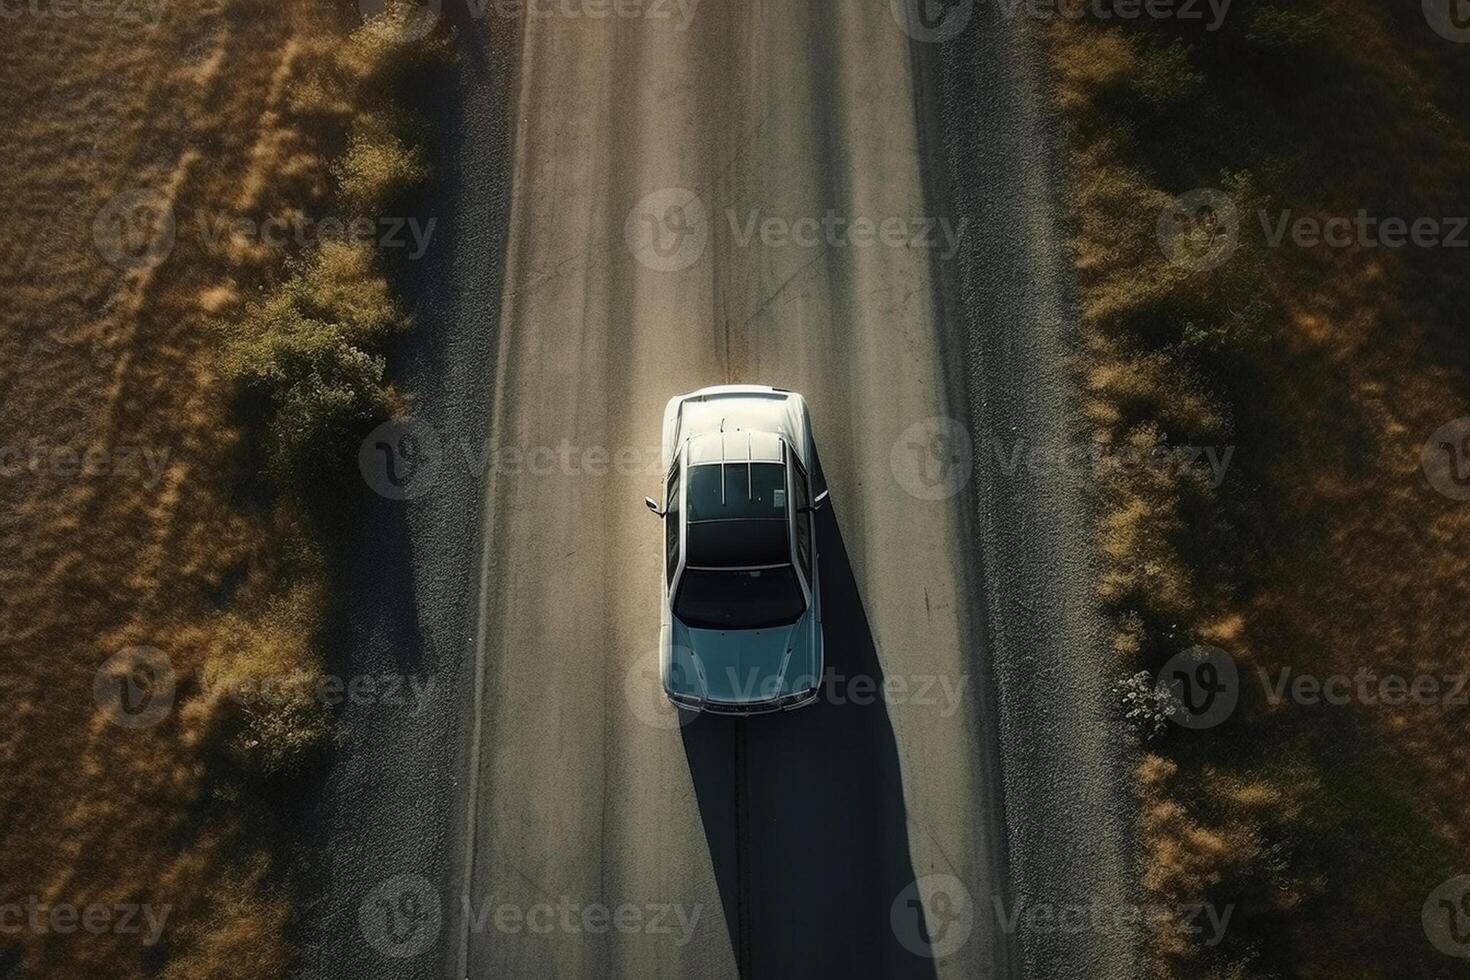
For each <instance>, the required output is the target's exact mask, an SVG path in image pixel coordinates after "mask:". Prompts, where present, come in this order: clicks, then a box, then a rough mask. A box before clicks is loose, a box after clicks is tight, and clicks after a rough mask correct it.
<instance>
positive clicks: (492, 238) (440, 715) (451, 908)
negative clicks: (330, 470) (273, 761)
mask: <svg viewBox="0 0 1470 980" xmlns="http://www.w3.org/2000/svg"><path fill="white" fill-rule="evenodd" d="M444 17H445V18H446V19H447V20H449V22H450V24H451V26H452V27H453V28H454V44H455V46H456V48H457V49H458V57H457V59H456V61H455V63H454V65H453V66H452V67H448V68H446V69H445V70H444V71H443V73H442V74H441V75H439V76H438V77H434V78H431V79H429V80H427V81H426V83H425V85H424V87H423V93H422V97H421V100H420V103H419V105H417V106H415V107H413V108H414V110H415V111H416V112H417V113H418V114H419V116H420V118H422V119H423V121H424V123H425V128H426V131H427V133H428V136H429V147H430V152H431V159H432V163H433V166H434V168H435V174H436V179H435V180H434V182H433V187H432V191H431V196H429V197H428V198H427V199H426V200H424V201H422V202H420V204H419V205H418V207H417V214H416V216H417V217H418V218H419V219H420V221H421V222H422V223H423V225H424V226H426V225H427V222H428V221H430V220H433V221H434V222H435V225H434V231H433V236H432V239H431V244H430V247H429V250H428V251H427V253H426V254H425V255H424V256H423V257H422V258H421V259H419V260H417V261H414V262H405V263H404V264H403V266H402V267H401V268H400V269H399V270H398V271H399V282H400V283H402V284H403V288H404V292H405V295H406V301H407V306H408V309H409V311H410V312H411V313H412V315H413V317H414V329H413V330H412V331H411V332H410V333H409V334H408V335H407V336H406V337H405V338H404V339H403V341H402V343H401V345H400V347H399V349H398V350H396V351H394V352H392V354H390V364H391V365H392V366H393V367H394V368H395V375H396V377H395V381H396V383H397V385H398V387H399V388H400V389H401V390H403V391H406V392H408V393H410V395H411V397H412V399H413V406H414V415H415V417H416V418H417V419H418V420H419V421H420V422H422V423H423V424H425V425H426V426H427V427H428V430H429V431H431V432H432V433H433V434H434V435H435V436H436V437H437V439H438V442H439V446H440V453H439V455H438V459H439V464H438V466H437V467H436V468H435V471H434V474H433V478H432V481H431V482H430V483H429V484H428V485H427V487H426V490H425V492H423V493H422V494H421V495H417V496H415V497H414V498H413V499H409V500H405V501H399V500H390V499H386V498H384V497H381V496H378V495H376V494H374V493H372V492H371V491H370V490H369V489H368V487H367V486H366V485H364V486H363V493H362V496H361V498H359V499H357V500H353V501H347V502H345V505H346V506H349V507H351V508H352V509H353V512H354V515H355V517H356V522H355V523H356V526H357V528H358V529H359V533H358V535H357V536H356V537H355V538H354V539H353V540H352V541H350V542H349V543H348V553H349V555H350V560H349V563H348V565H347V567H346V570H345V574H346V576H347V581H346V583H345V588H344V590H343V591H344V595H345V597H346V598H345V604H344V606H343V607H342V608H340V609H338V610H336V613H335V616H334V620H333V624H332V625H333V630H334V636H333V637H332V638H331V639H330V640H329V646H330V648H331V650H332V651H334V653H333V657H334V662H333V664H332V665H331V670H332V672H333V673H334V674H337V675H339V676H369V677H374V678H381V677H384V676H398V677H403V678H405V679H406V681H407V682H408V683H409V684H411V683H412V682H413V681H415V680H417V681H418V683H419V684H420V690H421V691H422V692H423V694H422V696H418V697H408V696H406V697H405V698H404V700H405V701H406V702H407V703H406V704H403V705H392V704H384V703H366V704H353V703H351V702H350V701H349V703H347V704H346V706H345V708H344V712H343V715H342V718H341V724H340V735H339V739H338V743H337V747H336V755H335V762H334V764H333V767H332V769H331V771H330V773H329V775H328V779H327V782H326V784H325V786H324V787H323V791H322V795H321V801H320V803H319V804H318V807H317V812H316V814H315V815H314V820H313V822H314V828H313V830H312V831H311V833H310V839H311V850H310V853H309V854H308V855H306V860H308V861H311V862H313V863H314V864H316V865H317V867H316V869H315V876H316V878H317V881H318V885H319V887H318V889H317V891H316V893H315V894H314V895H312V896H309V897H308V901H307V902H306V903H305V905H304V907H303V909H302V915H301V919H302V922H303V935H302V947H303V952H302V956H301V960H300V963H299V967H298V975H299V976H301V977H303V978H311V980H316V978H342V980H363V978H374V977H384V978H388V977H392V978H412V977H433V976H441V975H452V974H453V971H454V969H455V965H456V961H457V957H458V951H457V948H456V943H455V942H454V936H455V928H454V922H455V916H457V915H458V914H459V904H458V903H457V902H456V901H455V900H454V899H453V898H452V896H455V895H458V894H461V893H462V892H463V890H464V884H463V881H462V880H460V879H459V878H458V877H457V876H458V874H459V873H460V870H461V867H460V865H461V862H460V861H459V858H458V856H459V855H460V854H461V853H462V849H463V844H462V835H463V827H464V821H465V817H464V813H465V805H466V799H465V793H466V789H465V786H466V779H465V773H466V772H467V771H468V768H469V762H468V757H467V746H468V744H469V737H468V736H469V725H470V723H471V719H472V711H471V704H472V700H473V699H472V692H473V690H474V667H475V650H476V642H475V641H476V623H477V621H478V616H479V593H478V585H479V582H478V577H477V576H476V575H475V574H474V572H475V570H476V569H477V568H478V567H479V563H480V553H481V542H482V534H483V533H484V528H483V527H482V524H481V518H482V515H483V502H484V493H485V473H484V467H483V465H481V463H480V462H479V459H480V456H479V454H480V451H481V448H482V446H483V444H484V441H485V439H486V438H487V437H488V434H489V431H490V415H491V410H492V406H493V398H492V396H493V390H492V389H493V384H492V382H493V380H494V361H495V338H496V335H497V323H498V319H499V314H500V294H501V280H502V275H503V264H504V254H505V245H504V243H505V236H506V226H507V194H508V181H509V169H508V168H509V159H510V152H509V145H510V142H511V134H510V121H509V110H508V107H507V96H508V93H510V92H511V91H512V87H511V85H512V82H511V78H512V73H513V72H512V62H511V59H510V57H509V54H508V52H509V50H510V45H509V43H508V42H505V43H500V42H499V40H496V39H492V36H491V35H490V34H489V33H488V32H487V29H486V23H485V21H484V20H483V19H481V18H472V17H470V16H469V15H468V14H467V12H466V9H465V8H464V7H463V6H462V5H460V4H457V3H452V4H446V5H445V9H444ZM493 26H495V27H497V28H498V29H499V30H501V31H508V30H509V28H507V27H504V26H502V25H500V24H499V23H498V22H496V23H495V24H494V25H493ZM405 689H406V690H411V688H407V687H406V688H405ZM405 893H408V894H411V895H414V896H417V897H418V898H420V899H423V900H424V902H425V903H426V905H425V907H433V908H437V911H438V917H437V919H427V918H426V919H425V920H424V925H425V928H426V929H428V930H430V931H431V932H432V935H431V936H430V938H429V940H428V941H427V944H426V947H425V948H423V949H422V950H421V951H420V952H419V953H418V955H415V956H412V957H402V958H399V957H395V956H391V955H385V954H384V949H391V948H393V947H392V944H385V943H384V942H383V938H384V937H383V935H382V932H381V930H382V928H383V926H382V920H381V919H374V918H372V917H371V916H372V914H373V905H374V900H375V898H381V897H384V896H385V895H391V896H394V897H399V896H401V895H403V894H405ZM364 909H366V910H367V912H366V915H367V916H368V918H367V919H366V920H365V919H364ZM415 941H416V940H411V941H410V942H411V943H413V942H415Z"/></svg>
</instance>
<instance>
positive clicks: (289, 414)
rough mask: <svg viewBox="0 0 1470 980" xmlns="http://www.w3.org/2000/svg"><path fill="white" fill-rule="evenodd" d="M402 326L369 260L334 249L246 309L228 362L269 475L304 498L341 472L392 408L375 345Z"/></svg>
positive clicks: (357, 249) (356, 249)
mask: <svg viewBox="0 0 1470 980" xmlns="http://www.w3.org/2000/svg"><path fill="white" fill-rule="evenodd" d="M405 325H406V319H405V318H404V317H403V315H402V314H401V313H400V312H399V311H398V309H397V307H396V305H395V304H394V303H393V302H392V300H391V298H390V297H389V295H388V287H387V284H386V282H384V281H383V279H382V277H381V275H378V274H375V273H374V272H373V270H372V268H371V254H370V253H368V252H367V250H366V248H365V247H362V246H354V245H343V244H337V243H334V244H328V245H324V246H323V247H322V248H321V250H320V251H319V252H318V253H317V254H316V255H315V256H314V257H313V258H312V260H311V261H310V263H309V264H308V265H306V266H305V267H304V268H302V269H300V270H299V271H298V272H297V274H296V275H295V276H293V277H292V278H291V279H290V280H288V281H287V282H285V283H284V284H282V285H281V286H280V287H278V288H277V289H275V290H274V291H272V292H271V293H270V294H269V295H267V296H266V298H265V299H263V300H261V301H260V302H258V303H254V304H252V305H251V306H249V307H248V308H247V309H246V311H245V314H244V317H243V319H242V320H241V322H240V323H238V324H237V325H236V329H237V331H238V334H237V336H236V337H235V338H234V339H233V340H232V341H231V343H230V344H229V346H228V349H227V351H226V355H225V366H226V370H227V372H228V375H229V377H230V378H231V379H232V380H233V382H234V383H235V385H236V386H237V392H238V395H239V397H240V399H241V402H242V406H243V408H244V410H245V414H246V417H247V419H248V420H249V423H250V427H251V429H252V430H253V436H254V441H255V443H256V445H257V447H258V449H259V451H260V452H261V454H262V455H263V457H264V463H265V467H266V470H267V471H268V472H269V473H270V474H271V475H272V476H273V477H274V478H276V479H277V480H279V481H281V482H283V483H285V484H286V485H287V486H289V487H291V488H293V489H295V490H297V491H298V492H301V493H303V494H306V495H309V494H307V493H306V492H307V491H308V490H310V489H311V488H313V487H315V486H317V485H318V481H319V480H320V479H321V478H322V477H330V476H331V475H333V474H337V473H341V472H343V471H344V468H345V467H346V466H347V465H348V463H349V461H350V459H351V456H352V453H353V452H355V450H356V446H357V441H358V440H359V439H360V438H361V437H362V433H364V432H366V431H368V430H369V429H371V428H372V426H373V425H374V424H376V423H377V422H378V421H381V420H382V419H385V418H387V417H389V416H390V415H391V414H392V413H393V411H394V409H395V408H396V407H397V398H396V396H395V395H394V393H393V392H392V390H391V389H390V388H389V387H388V385H387V383H386V381H385V379H384V372H385V364H384V361H383V358H382V357H381V356H380V355H378V354H377V353H375V352H374V348H375V347H376V346H377V345H378V344H379V343H380V342H381V341H382V339H383V338H384V337H385V336H386V335H387V334H388V333H389V332H390V331H392V330H396V329H401V328H402V327H403V326H405Z"/></svg>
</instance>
